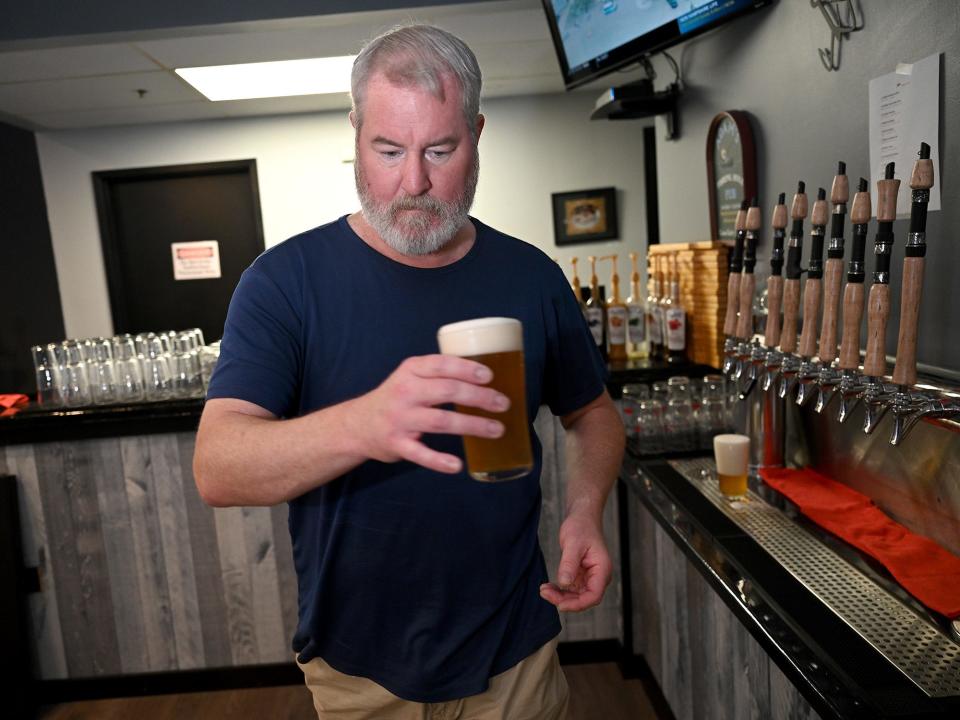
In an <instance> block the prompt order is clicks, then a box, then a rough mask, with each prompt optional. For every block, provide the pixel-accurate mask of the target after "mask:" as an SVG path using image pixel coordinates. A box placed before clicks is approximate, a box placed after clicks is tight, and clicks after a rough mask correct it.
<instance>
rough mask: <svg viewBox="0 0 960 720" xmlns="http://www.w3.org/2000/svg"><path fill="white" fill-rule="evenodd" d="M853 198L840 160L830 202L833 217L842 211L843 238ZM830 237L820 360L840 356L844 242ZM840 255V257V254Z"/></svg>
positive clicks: (826, 360)
mask: <svg viewBox="0 0 960 720" xmlns="http://www.w3.org/2000/svg"><path fill="white" fill-rule="evenodd" d="M849 198H850V183H849V181H848V180H847V176H846V165H845V164H844V163H842V162H841V163H840V167H839V168H838V170H837V175H836V177H834V178H833V186H832V187H831V188H830V202H832V203H833V207H834V211H833V212H834V218H835V219H836V217H837V216H838V215H839V216H840V219H839V221H838V222H839V223H840V226H841V230H840V233H841V234H840V239H841V240H842V239H843V235H842V232H843V231H842V226H843V214H842V213H843V212H845V211H846V206H847V200H848V199H849ZM834 240H835V238H831V245H830V250H829V251H828V257H827V262H826V265H825V266H824V270H823V324H822V325H821V327H820V347H819V352H818V353H817V354H818V355H819V356H820V361H821V362H823V363H826V364H830V363H832V362H833V361H834V360H835V359H836V357H837V321H838V316H839V311H840V285H841V283H842V281H843V245H842V244H841V245H840V247H839V248H838V249H837V248H834V246H833V241H834ZM838 256H839V257H838Z"/></svg>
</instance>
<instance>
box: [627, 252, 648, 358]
mask: <svg viewBox="0 0 960 720" xmlns="http://www.w3.org/2000/svg"><path fill="white" fill-rule="evenodd" d="M629 256H630V263H631V265H632V268H631V272H630V295H629V296H628V297H627V301H626V302H627V357H628V358H629V359H630V360H641V359H643V358H646V357H648V356H649V355H650V343H649V342H648V341H647V304H646V303H645V302H644V301H643V297H642V296H641V295H640V273H639V271H638V270H637V254H636V253H630V255H629Z"/></svg>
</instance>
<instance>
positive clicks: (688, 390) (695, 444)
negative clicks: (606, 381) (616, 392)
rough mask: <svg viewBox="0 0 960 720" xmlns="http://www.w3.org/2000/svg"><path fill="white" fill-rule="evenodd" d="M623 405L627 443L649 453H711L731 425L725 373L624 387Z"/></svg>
mask: <svg viewBox="0 0 960 720" xmlns="http://www.w3.org/2000/svg"><path fill="white" fill-rule="evenodd" d="M620 406H621V411H622V413H623V421H624V426H625V427H626V433H627V439H628V441H629V442H630V443H631V445H633V446H634V447H635V448H636V449H637V451H638V452H640V453H641V454H643V455H657V454H661V453H670V452H689V451H692V450H703V449H708V448H710V447H712V441H713V437H714V435H718V434H720V433H725V432H729V430H730V427H731V420H730V406H731V403H730V399H729V397H728V394H727V387H726V380H725V378H724V377H723V375H707V376H706V377H704V378H703V380H702V381H701V380H697V379H693V380H691V379H690V378H687V377H685V376H681V375H677V376H674V377H672V378H670V379H669V380H668V381H667V382H655V383H653V384H652V385H645V384H640V383H637V384H628V385H624V387H623V398H622V400H621V403H620Z"/></svg>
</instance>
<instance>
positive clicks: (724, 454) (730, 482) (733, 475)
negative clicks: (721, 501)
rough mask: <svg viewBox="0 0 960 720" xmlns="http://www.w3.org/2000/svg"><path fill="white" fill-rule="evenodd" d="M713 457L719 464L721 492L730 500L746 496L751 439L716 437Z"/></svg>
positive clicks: (744, 437) (742, 436)
mask: <svg viewBox="0 0 960 720" xmlns="http://www.w3.org/2000/svg"><path fill="white" fill-rule="evenodd" d="M713 456H714V459H715V460H716V462H717V480H718V481H719V483H720V492H721V493H723V494H724V495H725V496H726V497H728V498H740V497H743V496H744V495H746V494H747V465H748V463H749V461H750V438H749V437H747V436H746V435H716V436H714V438H713Z"/></svg>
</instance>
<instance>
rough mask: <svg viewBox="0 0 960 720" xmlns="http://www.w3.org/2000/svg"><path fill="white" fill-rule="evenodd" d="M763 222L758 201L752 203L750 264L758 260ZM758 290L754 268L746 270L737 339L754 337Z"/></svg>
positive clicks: (748, 250)
mask: <svg viewBox="0 0 960 720" xmlns="http://www.w3.org/2000/svg"><path fill="white" fill-rule="evenodd" d="M761 222H762V220H761V217H760V207H759V206H758V205H757V201H756V199H754V200H753V201H752V202H751V206H750V208H749V209H748V210H747V219H746V221H745V224H746V225H745V226H746V230H747V232H748V233H750V237H751V238H754V239H748V241H747V243H748V245H747V254H748V255H750V256H751V258H750V262H751V263H752V262H754V261H755V260H756V239H755V235H754V234H755V233H756V232H757V231H758V230H760V224H761ZM756 288H757V280H756V276H755V275H754V274H753V267H752V265H751V267H750V268H749V271H748V270H747V269H746V268H745V269H744V273H743V276H742V277H741V279H740V315H739V318H738V319H737V333H736V334H737V337H739V338H743V339H744V340H747V341H749V340H750V338H751V337H753V294H754V292H755V291H756Z"/></svg>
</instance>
